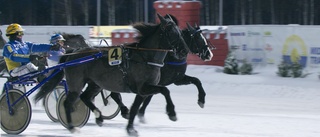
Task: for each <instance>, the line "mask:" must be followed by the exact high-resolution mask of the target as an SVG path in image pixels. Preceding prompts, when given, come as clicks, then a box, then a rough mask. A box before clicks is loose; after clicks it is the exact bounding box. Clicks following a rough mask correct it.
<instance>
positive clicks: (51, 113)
mask: <svg viewBox="0 0 320 137" xmlns="http://www.w3.org/2000/svg"><path fill="white" fill-rule="evenodd" d="M64 91H65V90H64V87H63V86H57V87H56V88H54V90H53V91H52V92H50V93H49V94H48V95H47V96H46V97H45V98H44V109H45V111H46V113H47V116H48V117H49V118H50V119H51V120H52V121H53V122H58V121H59V119H58V116H57V103H58V99H59V96H60V94H61V93H63V92H64Z"/></svg>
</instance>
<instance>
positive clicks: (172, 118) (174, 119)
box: [169, 116, 178, 121]
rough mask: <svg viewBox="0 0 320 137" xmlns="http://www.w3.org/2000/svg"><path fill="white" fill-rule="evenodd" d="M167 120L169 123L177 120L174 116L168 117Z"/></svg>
mask: <svg viewBox="0 0 320 137" xmlns="http://www.w3.org/2000/svg"><path fill="white" fill-rule="evenodd" d="M169 119H170V120H171V121H177V120H178V118H177V117H176V116H169Z"/></svg>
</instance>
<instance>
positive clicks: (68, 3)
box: [64, 0, 72, 26]
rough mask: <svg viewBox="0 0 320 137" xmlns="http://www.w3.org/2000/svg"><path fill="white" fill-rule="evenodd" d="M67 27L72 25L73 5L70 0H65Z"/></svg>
mask: <svg viewBox="0 0 320 137" xmlns="http://www.w3.org/2000/svg"><path fill="white" fill-rule="evenodd" d="M64 7H65V13H66V21H67V25H68V26H71V25H72V10H71V9H72V4H71V1H70V0H64Z"/></svg>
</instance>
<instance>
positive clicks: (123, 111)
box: [120, 106, 129, 119]
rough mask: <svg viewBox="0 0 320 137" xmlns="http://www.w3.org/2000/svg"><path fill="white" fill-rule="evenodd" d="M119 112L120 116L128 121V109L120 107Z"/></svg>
mask: <svg viewBox="0 0 320 137" xmlns="http://www.w3.org/2000/svg"><path fill="white" fill-rule="evenodd" d="M120 110H121V116H122V117H123V118H124V119H129V109H128V108H127V107H125V106H124V107H121V108H120Z"/></svg>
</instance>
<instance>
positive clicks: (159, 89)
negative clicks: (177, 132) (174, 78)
mask: <svg viewBox="0 0 320 137" xmlns="http://www.w3.org/2000/svg"><path fill="white" fill-rule="evenodd" d="M142 91H145V92H141V94H143V95H153V94H157V93H161V94H162V95H163V96H164V97H165V99H166V102H167V107H166V110H167V114H168V116H169V119H170V120H172V121H177V116H176V112H175V110H174V104H173V101H172V99H171V96H170V91H169V89H168V88H167V87H164V86H159V85H145V86H144V87H143V88H142Z"/></svg>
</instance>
